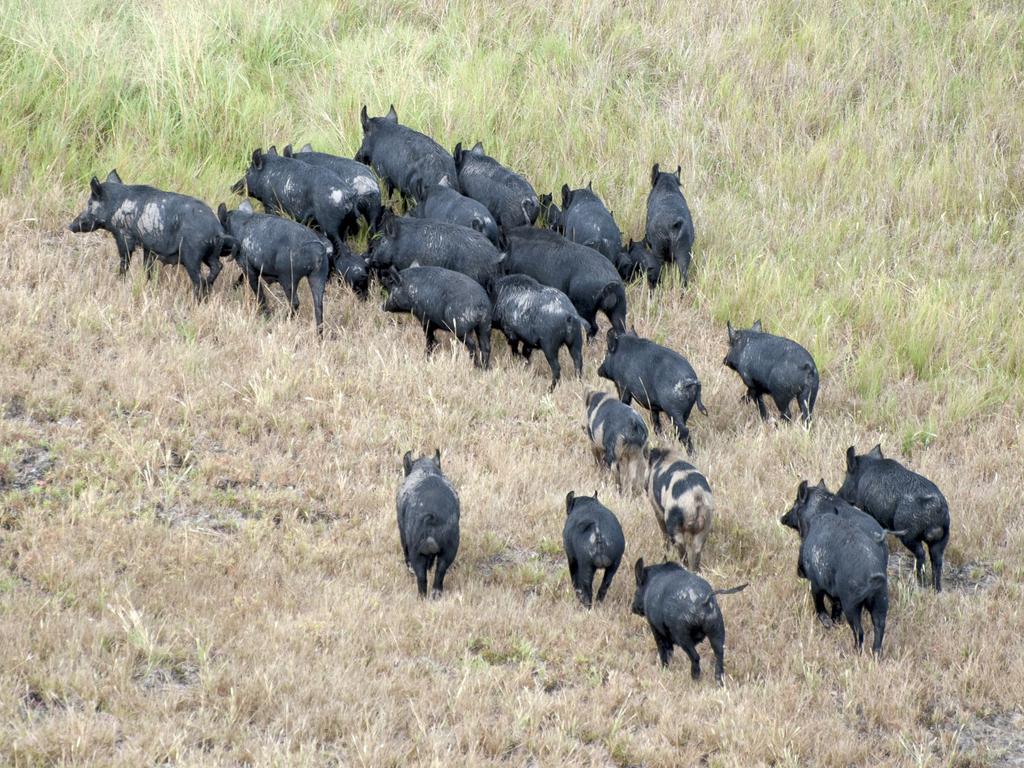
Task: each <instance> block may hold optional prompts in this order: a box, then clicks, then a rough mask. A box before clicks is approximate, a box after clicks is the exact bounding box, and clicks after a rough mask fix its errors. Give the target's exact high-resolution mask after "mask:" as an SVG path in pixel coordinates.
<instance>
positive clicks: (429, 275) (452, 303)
mask: <svg viewBox="0 0 1024 768" xmlns="http://www.w3.org/2000/svg"><path fill="white" fill-rule="evenodd" d="M381 282H382V283H383V284H384V288H385V289H386V290H387V291H388V298H387V301H385V302H384V307H383V309H384V311H385V312H409V313H411V314H412V315H413V316H414V317H415V318H416V319H417V320H419V321H420V323H421V324H422V325H423V330H424V332H425V333H426V335H427V354H428V355H429V354H431V353H432V352H433V351H434V347H436V346H437V339H436V338H435V336H434V334H435V333H436V332H437V331H449V332H451V333H453V334H455V336H456V338H458V340H459V341H461V342H462V343H463V344H465V345H466V348H467V349H468V350H469V352H470V354H471V355H472V356H473V362H474V364H475V365H477V366H478V367H482V368H487V367H489V366H490V363H491V302H490V299H488V297H487V292H486V291H485V290H484V289H483V288H482V287H481V286H480V284H479V283H477V282H476V281H475V280H473V279H471V278H469V277H466V276H465V275H463V274H462V273H461V272H453V271H452V270H450V269H444V268H443V267H410V268H408V269H403V270H402V271H401V272H399V271H398V270H396V269H395V268H394V267H391V268H389V269H388V271H387V272H385V273H384V275H383V276H382V279H381ZM474 335H475V336H476V342H475V343H474V341H473V336H474Z"/></svg>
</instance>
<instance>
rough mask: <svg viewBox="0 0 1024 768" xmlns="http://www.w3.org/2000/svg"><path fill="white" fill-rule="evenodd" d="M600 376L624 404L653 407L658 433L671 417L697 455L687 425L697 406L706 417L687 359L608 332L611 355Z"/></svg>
mask: <svg viewBox="0 0 1024 768" xmlns="http://www.w3.org/2000/svg"><path fill="white" fill-rule="evenodd" d="M597 375H598V376H600V377H601V378H603V379H608V380H609V381H613V382H614V383H615V388H616V390H617V391H618V393H619V397H620V398H621V400H622V402H624V403H625V404H626V405H629V404H630V403H631V402H632V401H633V400H636V401H637V402H638V403H640V405H642V406H643V407H645V408H649V409H650V411H651V419H652V420H653V421H654V431H655V432H657V433H659V434H660V433H661V414H662V413H663V412H664V413H666V414H668V417H669V419H671V420H672V423H673V424H674V425H675V428H676V433H677V434H678V436H679V439H680V440H681V441H682V442H683V444H684V445H686V448H687V450H689V452H690V453H691V454H692V453H693V440H692V439H691V438H690V430H689V428H688V427H687V426H686V422H687V420H688V419H689V418H690V412H691V411H692V410H693V407H694V406H695V405H696V406H697V408H698V410H700V412H701V413H703V414H704V415H705V416H706V415H707V413H708V411H707V409H706V408H705V407H704V403H702V402H701V399H700V390H701V386H700V379H698V378H697V374H696V372H695V371H694V370H693V367H692V366H691V365H690V363H689V362H688V361H687V359H686V358H685V357H683V356H682V355H680V354H679V353H678V352H675V351H673V350H671V349H668V348H667V347H663V346H661V345H660V344H656V343H655V342H653V341H651V340H650V339H643V338H640V337H639V336H637V335H636V334H635V333H620V332H618V331H617V330H615V329H614V328H613V329H611V330H610V331H608V352H607V354H606V355H605V358H604V362H603V363H601V366H600V367H599V368H598V369H597Z"/></svg>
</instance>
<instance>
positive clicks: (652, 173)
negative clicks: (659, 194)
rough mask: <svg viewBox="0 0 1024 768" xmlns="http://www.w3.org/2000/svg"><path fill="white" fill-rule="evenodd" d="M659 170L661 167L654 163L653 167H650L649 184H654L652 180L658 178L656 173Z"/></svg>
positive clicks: (654, 180)
mask: <svg viewBox="0 0 1024 768" xmlns="http://www.w3.org/2000/svg"><path fill="white" fill-rule="evenodd" d="M660 172H661V167H660V166H659V165H658V164H657V163H655V164H654V167H652V168H651V186H652V187H653V186H654V182H656V181H657V180H658V174H659V173H660Z"/></svg>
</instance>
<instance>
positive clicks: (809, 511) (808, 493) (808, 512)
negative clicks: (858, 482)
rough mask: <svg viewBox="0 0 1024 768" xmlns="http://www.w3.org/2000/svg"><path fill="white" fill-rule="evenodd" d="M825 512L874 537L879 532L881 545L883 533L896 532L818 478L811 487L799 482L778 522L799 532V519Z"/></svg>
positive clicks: (810, 517) (807, 518)
mask: <svg viewBox="0 0 1024 768" xmlns="http://www.w3.org/2000/svg"><path fill="white" fill-rule="evenodd" d="M826 512H831V513H834V514H836V515H839V516H840V517H842V518H844V519H845V520H848V521H850V522H851V523H853V524H854V525H856V526H857V527H858V528H860V529H861V530H863V531H864V533H867V534H869V535H871V536H872V537H874V538H878V536H879V534H881V535H882V536H883V538H882V546H883V547H884V541H885V539H884V534H886V533H894V534H895V533H898V531H887V530H886V529H885V528H883V527H882V526H881V525H879V523H878V521H877V520H875V518H873V517H872V516H871V515H869V514H868V513H867V512H864V511H863V510H860V509H857V507H855V506H853V505H852V504H850V503H849V502H848V501H846V500H845V499H844V498H842V497H841V496H837V495H836V494H834V493H832V492H831V491H829V489H828V486H826V485H825V481H824V480H819V481H818V484H817V485H816V486H814V487H813V488H811V487H809V486H808V484H807V481H806V480H804V481H803V482H801V483H800V487H799V488H798V489H797V492H796V502H795V503H794V504H793V506H792V507H791V508H790V510H789V512H787V513H786V514H785V515H783V516H782V519H781V520H780V521H779V522H781V523H782V524H783V525H785V526H786V527H788V528H792V529H793V530H794V531H797V532H798V533H800V532H801V531H800V522H801V520H803V521H805V522H807V521H809V520H811V519H812V518H813V517H814V516H815V515H820V514H824V513H826ZM803 533H806V531H803ZM886 551H887V552H888V549H886Z"/></svg>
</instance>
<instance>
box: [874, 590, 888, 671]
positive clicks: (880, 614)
mask: <svg viewBox="0 0 1024 768" xmlns="http://www.w3.org/2000/svg"><path fill="white" fill-rule="evenodd" d="M870 607H871V627H872V630H873V631H872V639H871V652H872V653H874V654H875V656H878V655H880V654H881V653H882V638H883V637H885V619H886V616H887V615H888V613H889V596H888V595H887V594H886V593H885V592H881V593H880V594H878V595H876V596H875V599H874V600H872V601H871V606H870Z"/></svg>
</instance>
